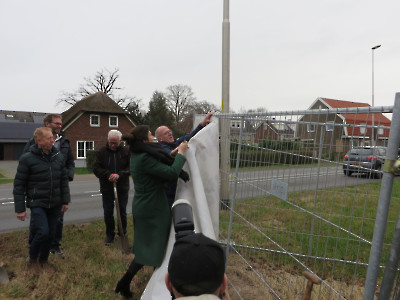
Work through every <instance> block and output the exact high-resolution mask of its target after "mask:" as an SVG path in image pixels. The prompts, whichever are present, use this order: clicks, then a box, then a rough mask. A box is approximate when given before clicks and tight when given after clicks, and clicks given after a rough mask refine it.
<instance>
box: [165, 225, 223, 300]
mask: <svg viewBox="0 0 400 300" xmlns="http://www.w3.org/2000/svg"><path fill="white" fill-rule="evenodd" d="M165 284H166V286H167V289H168V290H169V291H170V292H171V293H172V294H173V295H174V296H175V298H180V297H185V296H199V295H204V294H212V295H216V296H218V297H220V298H221V299H222V298H223V297H224V296H225V293H226V288H227V277H226V275H225V253H224V250H223V249H222V247H221V246H220V244H219V243H218V242H216V241H214V240H212V239H210V238H208V237H206V236H204V235H203V234H202V233H196V234H191V235H188V236H185V237H182V238H180V239H178V240H177V241H176V242H175V244H174V248H173V249H172V253H171V257H170V260H169V264H168V273H167V275H166V276H165Z"/></svg>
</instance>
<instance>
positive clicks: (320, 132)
mask: <svg viewBox="0 0 400 300" xmlns="http://www.w3.org/2000/svg"><path fill="white" fill-rule="evenodd" d="M322 100H324V99H322ZM327 100H329V99H327ZM398 102H399V105H400V97H399V101H398ZM324 104H326V102H324V101H320V103H318V101H316V103H315V108H316V109H311V110H306V111H293V112H286V111H283V112H275V113H251V114H220V115H217V117H218V118H219V120H220V124H228V125H229V128H230V130H227V131H226V130H225V136H224V134H221V164H222V165H226V166H228V167H227V168H225V169H224V168H221V181H223V180H224V178H228V179H227V182H228V185H227V186H228V188H229V197H228V198H227V197H223V196H222V197H221V198H222V200H221V211H220V240H221V241H223V242H224V243H226V244H227V253H229V255H228V263H227V275H228V277H229V281H230V294H231V297H232V299H302V298H303V297H307V293H309V292H310V291H309V290H310V287H312V297H311V299H362V298H363V294H364V290H365V282H366V277H367V270H368V265H369V261H370V252H371V247H372V241H373V236H374V240H375V234H374V232H376V228H375V227H376V226H381V227H382V226H383V227H385V230H384V233H383V235H382V241H381V242H379V243H380V244H381V245H378V248H379V247H381V255H380V257H379V256H378V258H377V259H378V266H377V269H376V271H374V275H375V276H376V280H377V281H376V284H377V285H378V287H377V288H375V286H374V287H373V289H372V295H371V296H372V298H365V299H373V298H374V297H375V296H376V295H378V293H379V287H380V285H381V284H382V278H383V274H384V269H385V268H384V266H385V264H386V261H387V260H388V257H389V254H390V246H391V243H392V237H393V234H394V232H395V228H396V221H397V218H398V212H399V208H400V201H399V200H400V181H399V177H396V178H395V179H394V180H392V184H386V185H385V186H384V187H383V183H384V180H385V178H386V177H385V176H386V173H387V172H386V171H385V170H384V166H385V164H384V162H385V159H387V153H386V152H387V150H388V148H389V147H388V146H390V141H389V140H390V138H392V135H394V134H392V133H394V130H393V128H392V129H391V127H390V126H391V121H390V119H392V113H393V107H392V106H391V107H374V108H371V107H362V108H360V107H358V108H352V107H347V108H336V109H322V108H321V106H322V107H324V106H323V105H324ZM331 106H332V105H331ZM398 114H399V115H397V116H394V115H393V118H399V119H400V111H399V112H398ZM222 126H223V125H222ZM221 132H224V131H221ZM397 135H398V136H400V126H399V129H397ZM392 140H393V138H392ZM395 144H397V145H396V146H395V147H396V149H398V148H399V141H398V139H397V140H396V139H394V141H392V146H393V145H395ZM392 148H393V147H392ZM223 149H228V151H225V153H224V151H223ZM396 159H397V157H396ZM224 160H225V161H224ZM226 160H228V161H226ZM383 174H385V175H384V176H383ZM388 174H389V173H388ZM389 175H390V176H392V175H393V174H391V173H390V174H389ZM389 175H388V176H389ZM393 176H394V175H393ZM382 177H383V179H382ZM222 186H223V185H222ZM381 186H382V188H385V189H386V190H388V191H389V190H390V192H391V194H390V197H389V201H388V200H387V199H385V201H386V203H387V206H388V209H387V212H388V213H387V220H386V222H384V224H375V223H376V220H377V210H378V209H379V207H378V206H379V203H380V201H381V200H380V193H381ZM221 194H224V192H223V191H221ZM390 199H391V201H390ZM388 202H389V203H388ZM381 221H382V220H380V222H381ZM394 270H395V271H394V276H396V278H397V275H398V270H397V265H396V266H394ZM369 272H371V271H369ZM310 276H313V278H311V279H310ZM311 282H313V284H311ZM307 283H309V286H308V288H307ZM395 289H396V288H395ZM374 295H375V296H374ZM304 299H307V298H304Z"/></svg>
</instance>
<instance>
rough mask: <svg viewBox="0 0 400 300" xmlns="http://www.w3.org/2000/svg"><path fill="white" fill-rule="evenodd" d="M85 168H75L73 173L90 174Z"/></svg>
mask: <svg viewBox="0 0 400 300" xmlns="http://www.w3.org/2000/svg"><path fill="white" fill-rule="evenodd" d="M92 173H93V172H90V171H89V170H88V169H87V168H75V175H85V174H92Z"/></svg>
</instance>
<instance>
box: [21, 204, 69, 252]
mask: <svg viewBox="0 0 400 300" xmlns="http://www.w3.org/2000/svg"><path fill="white" fill-rule="evenodd" d="M32 222H33V216H31V220H30V222H29V223H30V226H32ZM63 226H64V212H63V211H61V209H60V215H59V216H58V218H57V227H56V234H55V236H54V239H53V240H52V241H51V243H50V249H55V248H57V247H60V245H61V239H62V230H63ZM34 234H35V233H34V231H33V230H31V231H29V245H30V244H31V242H32V239H33V235H34Z"/></svg>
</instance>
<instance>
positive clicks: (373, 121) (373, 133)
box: [371, 45, 381, 146]
mask: <svg viewBox="0 0 400 300" xmlns="http://www.w3.org/2000/svg"><path fill="white" fill-rule="evenodd" d="M380 46H381V45H377V46H374V47H372V48H371V50H372V107H374V106H375V103H374V50H375V49H378V48H379V47H380ZM374 115H375V113H372V129H371V146H375V128H374V126H375V120H374V117H375V116H374Z"/></svg>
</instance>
